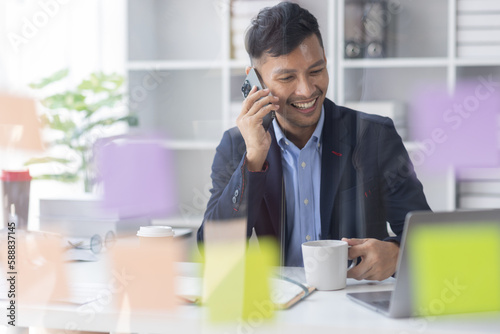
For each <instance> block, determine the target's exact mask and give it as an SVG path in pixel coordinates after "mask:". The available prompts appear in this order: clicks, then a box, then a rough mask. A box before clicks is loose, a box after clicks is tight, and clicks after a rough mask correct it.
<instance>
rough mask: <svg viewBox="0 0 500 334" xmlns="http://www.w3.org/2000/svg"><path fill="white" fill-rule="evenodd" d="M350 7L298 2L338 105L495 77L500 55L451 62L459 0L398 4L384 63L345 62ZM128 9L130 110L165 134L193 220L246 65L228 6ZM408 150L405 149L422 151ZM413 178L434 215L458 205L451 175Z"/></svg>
mask: <svg viewBox="0 0 500 334" xmlns="http://www.w3.org/2000/svg"><path fill="white" fill-rule="evenodd" d="M238 1H241V0H238ZM346 1H350V0H309V1H306V0H300V1H297V2H298V3H299V4H301V5H302V6H304V7H305V8H307V9H308V10H310V11H311V13H313V14H314V15H315V16H316V17H317V18H318V21H319V24H320V29H321V32H322V36H323V40H324V43H325V51H326V54H327V61H328V65H327V66H328V71H329V73H330V87H329V91H328V92H327V96H328V97H329V98H330V99H332V100H334V101H335V102H336V103H337V104H340V105H343V104H344V103H345V102H347V101H354V102H359V101H368V102H372V101H387V100H391V101H397V102H400V103H404V104H406V103H408V101H409V100H410V98H411V94H413V92H414V91H415V90H416V89H417V87H418V86H419V85H426V84H432V83H441V84H445V85H447V87H448V88H449V90H450V91H452V90H453V88H454V87H455V84H456V82H457V81H459V80H464V79H471V78H474V77H476V76H478V75H485V74H488V75H489V74H493V75H495V76H496V77H499V76H500V57H498V59H493V58H486V59H483V58H478V59H465V58H459V57H457V55H456V45H457V42H456V36H457V34H456V30H457V28H456V21H457V20H456V12H457V1H461V0H420V1H412V0H398V1H394V3H396V2H397V3H399V4H400V7H399V8H398V10H397V11H394V13H391V15H392V16H391V23H390V29H392V30H391V31H392V38H393V39H392V40H391V42H392V43H394V45H393V47H392V49H391V53H392V54H391V55H390V57H387V58H377V59H366V58H365V59H345V58H344V9H345V2H346ZM375 1H376V0H375ZM127 2H128V14H127V15H128V33H127V40H128V50H129V51H128V55H127V71H128V79H129V91H130V98H131V100H132V101H131V102H132V103H130V105H131V106H133V107H135V109H136V110H137V111H138V112H139V120H140V127H141V128H142V129H145V130H157V131H160V132H162V133H165V134H167V135H168V136H169V138H170V139H169V140H168V141H167V142H166V143H165V144H166V145H167V146H168V147H169V148H171V149H173V150H175V155H176V158H177V159H178V160H177V170H176V171H175V172H176V173H177V174H178V176H179V177H178V182H179V189H178V190H179V199H180V204H179V212H178V216H180V217H181V218H183V219H184V220H186V221H191V222H192V221H193V220H194V221H198V220H199V219H201V215H202V214H203V212H204V209H205V203H206V201H207V200H208V196H209V193H208V189H209V188H210V184H211V182H210V167H211V164H212V160H213V155H214V153H215V147H216V146H217V144H218V142H219V140H220V138H221V136H222V132H223V130H225V129H227V128H229V127H231V126H233V125H234V124H235V119H236V116H237V114H238V113H239V105H240V103H241V101H243V98H242V96H241V93H240V86H241V82H242V81H243V79H244V69H245V67H246V66H248V65H249V61H245V60H238V59H232V58H231V48H232V45H231V8H232V7H231V6H232V1H230V0H221V1H206V0H189V1H183V0H127ZM257 2H258V3H265V1H257ZM155 80H156V81H155ZM140 93H142V95H141V94H140ZM406 145H407V147H408V149H409V150H414V149H418V147H419V146H418V143H411V142H409V143H406ZM417 172H418V174H419V177H420V178H421V179H422V181H423V183H424V187H425V190H426V193H427V196H428V198H429V202H430V204H431V207H432V208H433V209H434V210H452V209H454V208H455V205H456V204H455V203H456V195H455V193H456V192H455V175H454V172H453V170H451V169H450V170H449V171H447V172H446V173H444V175H436V173H429V172H426V171H425V170H423V169H422V170H419V168H417ZM177 219H178V217H177ZM181 220H182V219H181Z"/></svg>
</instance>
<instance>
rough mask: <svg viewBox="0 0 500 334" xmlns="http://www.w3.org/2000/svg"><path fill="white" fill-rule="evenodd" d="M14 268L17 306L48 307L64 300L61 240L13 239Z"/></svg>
mask: <svg viewBox="0 0 500 334" xmlns="http://www.w3.org/2000/svg"><path fill="white" fill-rule="evenodd" d="M16 248H17V252H16V257H17V259H16V261H15V262H16V265H15V267H10V266H9V267H8V268H9V271H8V272H7V277H8V278H9V277H11V276H14V275H13V274H12V275H11V274H10V271H12V270H16V269H17V279H18V286H17V287H18V289H17V298H18V300H19V303H26V304H47V303H49V302H56V301H61V300H67V299H68V296H69V291H68V283H67V275H66V270H65V267H64V266H63V261H64V259H63V254H62V248H61V240H60V238H58V237H46V236H43V235H36V234H28V235H26V236H21V235H19V234H17V236H16Z"/></svg>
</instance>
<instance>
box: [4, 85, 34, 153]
mask: <svg viewBox="0 0 500 334" xmlns="http://www.w3.org/2000/svg"><path fill="white" fill-rule="evenodd" d="M40 129H41V123H40V121H39V119H38V117H37V115H36V108H35V102H34V101H33V100H32V99H27V98H21V97H14V96H9V95H5V94H1V93H0V147H2V146H3V147H7V148H15V149H27V150H37V151H39V150H42V149H43V145H42V141H41V139H40Z"/></svg>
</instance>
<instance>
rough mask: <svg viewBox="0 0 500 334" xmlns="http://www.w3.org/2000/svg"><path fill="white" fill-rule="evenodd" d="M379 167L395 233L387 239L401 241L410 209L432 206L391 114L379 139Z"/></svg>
mask: <svg viewBox="0 0 500 334" xmlns="http://www.w3.org/2000/svg"><path fill="white" fill-rule="evenodd" d="M377 145H378V149H377V151H378V163H377V164H378V170H379V173H382V175H380V176H379V177H380V183H379V184H380V186H381V188H382V196H383V203H384V206H385V211H386V218H387V221H388V222H389V224H390V226H391V229H392V231H393V232H394V233H395V234H396V237H388V238H386V239H385V240H388V241H390V240H393V241H396V242H398V243H400V242H401V237H402V233H403V227H404V222H405V217H406V215H407V213H408V212H410V211H416V210H430V207H429V205H428V204H427V200H426V198H425V195H424V191H423V186H422V184H421V183H420V181H419V180H418V178H417V175H416V173H415V170H414V167H413V164H412V162H411V160H410V157H409V155H408V152H407V151H406V148H405V147H404V145H403V141H402V140H401V137H400V136H399V134H398V133H397V132H396V129H395V128H394V123H393V121H392V120H391V119H390V118H386V119H385V122H384V123H383V126H382V127H381V130H380V137H379V140H378V143H377Z"/></svg>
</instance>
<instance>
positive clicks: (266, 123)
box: [241, 68, 276, 131]
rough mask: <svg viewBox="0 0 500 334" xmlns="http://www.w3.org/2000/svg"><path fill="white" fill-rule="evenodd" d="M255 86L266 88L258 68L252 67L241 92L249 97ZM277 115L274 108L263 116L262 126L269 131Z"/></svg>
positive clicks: (258, 88) (259, 88)
mask: <svg viewBox="0 0 500 334" xmlns="http://www.w3.org/2000/svg"><path fill="white" fill-rule="evenodd" d="M253 86H257V90H261V89H264V88H265V85H264V84H263V83H262V80H261V79H260V76H259V73H258V72H257V70H256V69H254V68H251V69H250V72H248V75H247V77H246V78H245V81H244V82H243V85H242V86H241V92H242V93H243V97H245V98H247V96H248V94H249V93H250V91H251V90H252V87H253ZM269 95H271V94H269ZM275 117H276V114H275V111H274V110H272V111H271V112H270V113H268V114H267V115H266V116H264V118H262V126H263V127H264V130H266V131H268V129H269V127H270V126H271V123H272V122H273V119H274V118H275Z"/></svg>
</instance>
